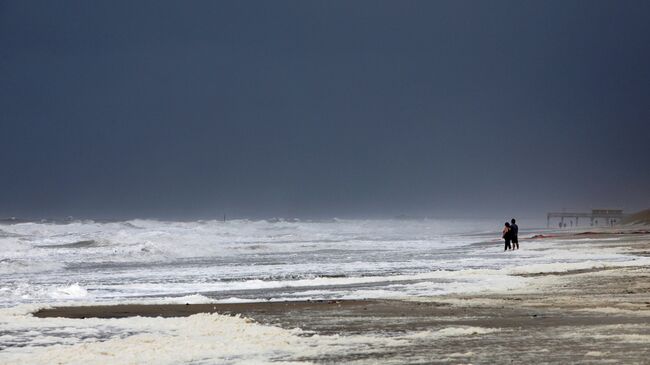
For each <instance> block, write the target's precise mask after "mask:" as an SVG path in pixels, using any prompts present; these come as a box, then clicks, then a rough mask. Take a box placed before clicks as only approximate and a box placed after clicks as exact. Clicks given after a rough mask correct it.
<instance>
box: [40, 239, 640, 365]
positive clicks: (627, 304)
mask: <svg viewBox="0 0 650 365" xmlns="http://www.w3.org/2000/svg"><path fill="white" fill-rule="evenodd" d="M620 234H621V233H619V235H620ZM623 235H625V237H626V239H622V240H620V241H619V243H616V244H612V243H611V242H610V241H603V242H602V246H604V247H607V248H612V247H618V248H619V249H622V250H629V251H630V252H633V253H634V254H635V255H650V241H648V240H647V239H648V236H647V235H639V234H629V235H626V234H625V233H623ZM611 236H613V235H607V237H611ZM582 237H584V235H576V236H574V237H573V238H569V237H567V238H566V239H567V240H568V241H569V242H571V239H574V240H580V239H581V238H582ZM573 244H579V241H576V242H574V243H573ZM522 276H524V277H527V278H528V279H529V280H530V282H529V284H528V285H527V286H525V287H524V288H520V289H515V290H509V291H507V292H498V291H497V292H489V291H488V292H485V293H479V294H473V295H443V296H439V297H434V298H417V299H414V300H354V301H352V300H350V301H345V300H322V301H298V302H271V303H264V302H260V303H236V304H218V303H213V304H174V305H117V306H91V307H65V308H52V309H45V310H41V311H38V312H36V313H35V316H36V317H41V318H43V317H67V318H89V317H99V318H119V317H130V316H152V317H156V316H162V317H184V316H190V315H194V314H198V313H219V314H225V315H235V314H239V315H241V316H243V317H246V318H250V319H252V320H254V321H255V322H257V323H260V324H264V325H271V326H277V327H281V328H285V329H292V328H300V329H301V330H302V331H305V333H307V334H308V335H309V336H314V335H319V336H332V335H337V336H340V337H343V338H345V337H346V336H350V337H351V338H354V337H355V336H356V337H358V336H365V337H369V338H372V337H385V338H395V339H400V338H402V337H403V336H405V335H407V334H409V333H419V334H423V335H422V338H421V341H418V340H412V341H403V343H400V344H399V345H397V346H386V347H382V348H373V347H372V346H369V347H370V348H368V347H365V346H361V347H360V348H358V349H357V351H354V350H352V351H350V352H338V351H333V352H332V353H327V352H326V353H319V354H317V355H313V356H309V355H307V356H296V357H295V358H292V359H290V360H292V361H293V360H295V361H306V362H314V363H511V362H512V363H556V364H561V363H627V364H633V363H647V361H648V358H650V347H649V346H648V344H650V267H648V266H646V265H644V266H630V267H602V268H591V269H578V270H573V271H571V270H570V271H563V272H539V273H535V274H522ZM454 331H459V333H461V334H462V335H453V332H454ZM436 333H447V334H448V335H447V336H435V334H436ZM425 334H426V335H425ZM449 334H451V335H449ZM427 335H428V336H427ZM343 342H344V340H343Z"/></svg>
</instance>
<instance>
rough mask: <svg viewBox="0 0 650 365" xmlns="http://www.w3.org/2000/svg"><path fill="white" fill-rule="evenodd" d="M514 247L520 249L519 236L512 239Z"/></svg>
mask: <svg viewBox="0 0 650 365" xmlns="http://www.w3.org/2000/svg"><path fill="white" fill-rule="evenodd" d="M512 249H513V250H518V249H519V237H515V238H513V239H512Z"/></svg>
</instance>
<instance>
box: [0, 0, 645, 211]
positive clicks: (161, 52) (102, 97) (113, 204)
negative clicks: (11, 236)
mask: <svg viewBox="0 0 650 365" xmlns="http://www.w3.org/2000/svg"><path fill="white" fill-rule="evenodd" d="M0 118H1V119H0V126H1V133H0V149H1V154H0V168H1V170H0V171H1V174H0V215H3V216H29V217H62V216H67V215H73V216H77V217H95V218H129V217H160V218H196V217H204V218H209V217H215V216H220V215H221V214H223V213H228V214H229V215H230V216H240V217H270V216H283V217H296V216H297V217H332V216H338V217H355V216H372V217H376V216H387V217H390V216H395V215H398V214H410V215H426V216H494V215H497V216H498V215H500V214H505V215H508V216H509V215H511V214H521V215H535V214H537V215H539V216H540V217H541V216H543V214H544V213H545V212H546V211H547V210H557V209H562V208H575V209H590V208H592V207H595V208H597V207H621V208H625V209H626V210H635V209H641V208H647V207H650V193H649V192H650V2H648V1H303V0H297V1H230V2H219V1H189V2H188V1H177V2H170V1H57V2H54V1H42V2H32V1H18V0H17V1H2V2H0Z"/></svg>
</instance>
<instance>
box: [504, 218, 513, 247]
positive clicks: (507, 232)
mask: <svg viewBox="0 0 650 365" xmlns="http://www.w3.org/2000/svg"><path fill="white" fill-rule="evenodd" d="M510 232H511V231H510V223H508V222H506V225H505V227H503V239H504V240H505V241H506V246H505V248H504V249H503V250H504V251H508V250H511V249H512V248H511V247H510V237H511V236H510Z"/></svg>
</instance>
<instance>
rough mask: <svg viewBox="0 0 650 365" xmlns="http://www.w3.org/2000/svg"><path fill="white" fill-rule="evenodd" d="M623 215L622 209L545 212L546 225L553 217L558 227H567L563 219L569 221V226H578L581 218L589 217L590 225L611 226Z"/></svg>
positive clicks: (549, 223) (548, 224) (549, 224)
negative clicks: (589, 211)
mask: <svg viewBox="0 0 650 365" xmlns="http://www.w3.org/2000/svg"><path fill="white" fill-rule="evenodd" d="M624 216H625V214H623V210H622V209H592V210H591V213H571V212H561V213H554V212H552V213H548V214H546V226H547V227H550V226H551V219H553V218H559V222H558V225H559V226H560V228H564V227H567V223H566V222H565V220H568V221H569V222H570V226H571V227H575V226H578V225H579V224H580V220H581V218H582V219H584V220H583V222H584V221H586V220H587V219H589V224H590V225H592V226H593V225H596V226H613V225H614V224H616V223H618V221H619V220H621V218H623V217H624Z"/></svg>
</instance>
